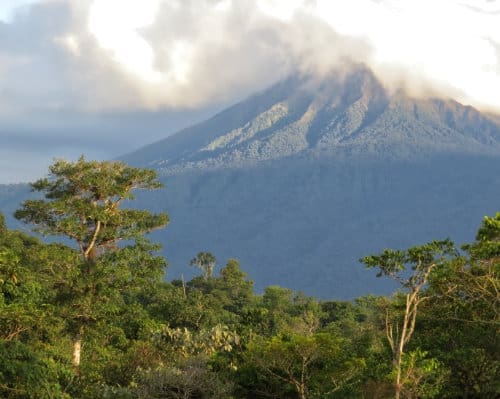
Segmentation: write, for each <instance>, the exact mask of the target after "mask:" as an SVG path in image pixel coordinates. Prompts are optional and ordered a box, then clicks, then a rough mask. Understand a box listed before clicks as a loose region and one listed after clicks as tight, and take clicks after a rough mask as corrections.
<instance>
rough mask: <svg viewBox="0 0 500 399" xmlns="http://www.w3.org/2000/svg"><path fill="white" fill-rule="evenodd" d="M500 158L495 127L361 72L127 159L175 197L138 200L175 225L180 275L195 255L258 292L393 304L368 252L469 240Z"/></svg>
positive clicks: (175, 272) (281, 95)
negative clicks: (281, 289)
mask: <svg viewBox="0 0 500 399" xmlns="http://www.w3.org/2000/svg"><path fill="white" fill-rule="evenodd" d="M499 154H500V127H499V124H498V121H497V120H495V118H494V117H493V116H491V115H483V114H481V113H480V112H478V111H477V110H475V109H474V108H472V107H468V106H463V105H461V104H459V103H457V102H456V101H453V100H451V99H440V98H413V97H411V96H408V95H406V94H405V93H404V92H403V91H397V92H389V91H387V90H386V89H385V88H384V87H383V86H382V84H381V83H380V82H378V80H377V79H376V78H375V77H374V75H373V74H372V73H371V72H370V71H368V70H366V69H364V68H359V69H357V70H355V71H353V72H351V73H349V74H343V75H332V76H329V77H328V78H325V79H322V80H318V79H313V78H305V77H303V78H290V79H288V80H286V81H284V82H282V83H280V84H277V85H276V86H273V87H271V88H269V89H268V90H267V91H265V92H262V93H260V94H256V95H254V96H253V97H251V98H249V99H247V100H245V101H243V102H241V103H239V104H236V105H235V106H233V107H231V108H229V109H227V110H225V111H223V112H221V113H219V114H218V115H216V116H214V117H213V118H211V119H210V120H208V121H206V122H203V123H201V124H198V125H196V126H193V127H191V128H188V129H186V130H184V131H181V132H179V133H178V134H176V135H174V136H171V137H167V138H166V139H165V140H163V141H160V142H157V143H154V144H152V145H150V146H147V147H145V148H143V149H140V150H138V151H136V152H134V153H132V154H130V155H127V156H125V157H124V158H123V159H124V160H126V161H127V162H131V163H132V164H135V165H139V166H147V167H153V168H155V169H156V170H157V171H158V172H159V174H160V177H161V179H162V181H164V183H165V185H166V189H165V190H164V191H162V192H161V193H155V194H154V196H148V195H145V196H143V197H141V201H144V202H143V203H144V204H145V205H146V206H148V207H154V208H155V209H163V210H167V211H168V212H169V213H170V215H171V219H172V228H171V229H167V230H166V231H165V232H162V233H158V234H159V235H158V237H157V238H158V239H159V240H160V241H162V242H163V243H164V245H165V248H166V250H165V253H166V255H167V257H168V259H169V262H170V264H171V269H170V275H171V276H179V275H180V273H183V272H184V268H185V266H186V265H187V263H188V261H189V259H190V258H191V257H192V254H193V248H196V250H210V251H213V252H214V253H216V254H217V255H219V256H222V257H223V258H224V257H232V256H238V257H239V259H241V261H242V264H243V265H245V267H246V268H247V269H248V270H249V271H250V272H251V274H252V276H253V277H254V279H255V282H256V287H257V288H259V289H262V288H263V287H264V286H265V285H266V284H284V285H287V286H289V287H292V288H294V289H300V290H304V291H305V292H307V293H309V294H314V295H319V296H321V297H324V298H352V297H354V296H356V295H362V294H367V293H371V292H373V293H375V292H387V291H384V290H387V289H388V287H380V286H378V285H376V284H375V282H374V281H375V280H374V277H373V276H368V275H367V274H366V273H361V272H360V270H359V266H358V264H357V263H358V262H357V261H358V259H359V258H360V257H361V256H363V255H364V254H366V253H368V252H370V251H373V250H376V249H377V248H384V247H404V246H408V245H410V244H412V243H415V242H420V241H424V240H426V238H427V237H429V236H431V237H436V238H444V237H446V236H447V235H448V234H451V235H452V236H453V238H454V239H456V240H457V241H467V240H470V239H472V238H473V237H472V235H471V231H473V230H474V226H475V223H476V222H475V221H476V220H478V218H481V217H482V216H483V215H484V214H487V213H491V212H494V211H495V210H496V209H497V198H498V197H499V194H500V184H499V177H498V176H499V172H500V162H499V158H498V157H499ZM317 276H321V278H317Z"/></svg>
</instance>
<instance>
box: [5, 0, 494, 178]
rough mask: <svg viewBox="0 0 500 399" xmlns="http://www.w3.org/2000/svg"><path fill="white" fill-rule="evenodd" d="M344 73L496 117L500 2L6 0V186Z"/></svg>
mask: <svg viewBox="0 0 500 399" xmlns="http://www.w3.org/2000/svg"><path fill="white" fill-rule="evenodd" d="M347 61H351V62H356V63H364V64H366V65H368V66H369V67H370V68H372V69H373V71H374V72H375V74H376V75H377V76H378V77H379V78H380V79H381V80H382V81H383V82H384V84H386V86H387V87H388V88H397V87H400V86H404V87H405V88H406V89H407V90H409V91H410V92H413V93H414V94H416V95H422V94H425V93H430V92H432V93H435V94H439V95H445V96H451V97H453V98H455V99H457V100H459V101H461V102H462V103H465V104H470V105H473V106H475V107H476V108H479V109H481V110H485V111H489V112H497V113H500V94H499V93H500V0H439V1H436V0H418V1H417V0H349V1H345V0H0V92H1V96H0V183H9V182H19V181H30V180H33V179H36V178H38V177H41V176H43V175H44V174H45V172H46V169H47V166H48V165H49V164H50V163H51V162H52V159H53V158H55V157H56V158H69V159H74V158H76V157H78V156H79V155H81V154H85V155H86V156H87V157H88V158H96V159H97V158H99V159H103V158H105V159H110V158H113V157H117V156H119V155H122V154H124V153H126V152H129V151H132V150H134V149H136V148H139V147H140V146H142V145H145V144H148V143H151V142H154V141H156V140H159V139H162V138H164V137H166V136H167V135H168V134H171V133H173V132H175V131H177V130H179V129H180V128H182V127H185V126H188V125H190V124H193V123H195V122H198V121H201V120H203V119H205V118H207V117H209V116H210V115H212V114H213V113H215V112H217V111H219V110H221V109H223V108H224V107H226V106H228V105H230V104H232V103H234V102H236V101H239V100H241V99H244V98H245V97H247V96H249V95H251V94H252V93H254V92H256V91H260V90H262V89H264V88H266V87H268V86H269V85H271V84H273V83H275V82H277V81H279V80H281V79H284V78H286V77H287V76H289V75H291V74H297V73H304V74H317V75H319V76H321V75H322V74H326V73H329V72H330V71H332V70H335V69H336V68H341V67H343V66H345V65H346V62H347Z"/></svg>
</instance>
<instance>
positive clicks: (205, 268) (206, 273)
mask: <svg viewBox="0 0 500 399" xmlns="http://www.w3.org/2000/svg"><path fill="white" fill-rule="evenodd" d="M216 261H217V260H216V259H215V256H214V255H212V254H211V253H210V252H198V254H197V255H196V258H193V259H191V262H190V263H189V264H190V265H191V266H197V267H198V268H199V269H200V270H201V271H202V272H203V278H204V279H205V280H208V279H210V278H212V276H213V275H214V267H215V262H216Z"/></svg>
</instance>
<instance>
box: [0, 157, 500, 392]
mask: <svg viewBox="0 0 500 399" xmlns="http://www.w3.org/2000/svg"><path fill="white" fill-rule="evenodd" d="M160 188H161V184H160V182H159V181H158V180H157V176H156V173H155V172H154V171H153V170H148V169H138V168H133V167H130V166H128V165H126V164H125V163H121V162H98V161H88V160H86V159H84V158H83V157H82V158H80V159H79V160H78V161H76V162H68V161H62V160H61V161H56V162H55V163H54V164H53V165H52V166H51V167H50V171H49V177H48V178H44V179H40V180H38V181H36V182H34V183H33V184H32V189H33V195H32V198H33V199H30V200H27V201H25V202H24V203H22V204H20V206H19V209H18V210H17V211H16V213H15V217H16V218H17V219H19V220H20V221H23V222H25V223H26V224H27V225H28V226H30V227H31V228H32V229H33V231H34V233H36V234H33V235H27V234H25V233H23V232H20V231H14V230H9V229H8V228H7V226H6V225H5V222H4V220H3V216H0V397H2V398H9V399H10V398H19V399H20V398H44V399H45V398H47V399H48V398H60V399H62V398H67V399H69V398H116V399H129V398H130V399H132V398H133V399H146V398H153V399H155V398H158V399H160V398H162V399H163V398H165V399H167V398H172V399H174V398H179V399H180V398H182V399H189V398H191V399H205V398H207V399H208V398H214V399H215V398H220V399H224V398H226V399H230V398H234V399H236V398H238V399H239V398H242V399H243V398H245V399H247V398H248V399H250V398H257V399H258V398H275V399H278V398H286V399H296V398H300V399H306V398H310V399H312V398H332V399H333V398H373V399H375V398H492V399H493V398H497V397H498V395H499V394H500V383H499V382H500V363H499V352H500V350H499V347H500V345H499V342H498V330H499V326H500V319H499V314H498V313H499V278H498V276H499V272H500V213H498V214H496V215H492V216H486V217H485V218H484V219H483V220H482V221H481V220H478V231H477V235H476V240H475V241H474V242H471V243H467V244H455V243H453V242H451V241H450V240H448V239H443V238H441V237H429V241H428V242H427V243H424V244H420V245H417V246H414V247H411V248H408V249H383V248H381V251H380V253H378V254H373V255H369V254H367V256H366V257H364V258H363V259H361V260H360V265H359V267H360V268H364V267H366V268H372V269H375V270H377V271H378V272H379V276H380V278H381V279H392V280H394V281H396V283H397V284H398V286H399V289H398V290H397V291H396V292H394V293H393V295H391V296H364V297H359V298H357V299H355V300H354V301H335V300H329V301H325V300H318V299H316V298H313V297H309V296H306V295H304V294H302V293H300V292H294V291H292V290H290V289H287V288H284V287H280V286H269V287H267V288H265V290H264V291H263V292H262V293H256V292H255V291H254V289H253V283H252V279H251V276H248V275H247V274H246V273H245V272H244V270H242V267H241V266H240V264H239V262H238V260H236V259H228V260H223V261H222V262H218V260H217V259H216V257H215V256H214V255H213V254H212V253H210V252H208V251H207V252H203V251H206V250H207V249H201V250H202V252H199V251H200V248H193V259H192V261H191V263H190V265H186V267H194V268H198V269H199V272H200V273H199V276H198V277H195V278H193V279H191V280H189V281H184V280H183V279H181V280H173V281H167V280H166V273H167V272H168V264H167V261H166V259H164V258H163V257H162V256H160V255H159V252H158V251H159V250H160V246H159V244H157V243H153V242H150V241H149V240H148V238H147V234H148V233H150V232H152V231H154V230H156V229H160V228H164V227H165V226H167V224H168V215H167V214H164V213H158V214H153V213H151V212H150V211H148V210H142V209H135V208H128V207H127V206H129V205H132V204H133V202H132V201H133V199H134V193H135V192H137V190H155V189H160ZM451 233H452V232H450V234H451ZM39 234H42V235H44V236H48V237H52V238H51V239H50V243H47V242H45V241H42V240H41V239H39V238H38V235H39ZM436 238H437V239H439V240H436ZM208 250H209V249H208ZM282 267H283V272H284V273H286V265H283V266H282ZM303 272H304V274H306V273H308V271H307V270H304V271H303ZM315 278H317V279H321V278H322V276H321V275H318V276H315ZM332 295H333V293H332Z"/></svg>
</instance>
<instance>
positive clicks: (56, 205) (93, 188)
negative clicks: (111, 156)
mask: <svg viewBox="0 0 500 399" xmlns="http://www.w3.org/2000/svg"><path fill="white" fill-rule="evenodd" d="M49 171H50V174H49V177H47V178H43V179H40V180H38V181H36V182H34V183H32V184H31V186H32V190H33V191H39V192H41V193H43V194H44V198H43V199H34V200H28V201H25V202H24V203H23V204H22V208H21V209H19V210H18V211H16V213H15V217H16V218H17V219H19V220H22V221H24V222H26V223H32V224H34V225H35V228H34V230H35V231H37V232H40V233H42V234H44V235H55V236H64V237H67V238H69V239H72V240H74V241H75V242H76V244H77V252H78V254H79V262H78V264H75V265H74V267H73V269H72V270H71V272H70V273H69V275H70V276H71V279H70V280H71V281H67V282H66V284H62V286H63V287H64V289H65V290H66V291H67V294H68V297H70V298H72V300H75V302H74V303H73V305H74V306H73V307H72V308H73V309H74V310H73V317H72V322H73V323H72V324H73V334H74V339H73V351H72V354H73V355H72V363H73V366H74V367H75V370H78V368H79V365H80V352H81V345H82V340H83V336H84V332H85V328H86V326H87V325H88V324H89V323H90V322H91V321H92V319H93V317H94V315H93V311H94V310H95V304H96V301H97V299H98V298H99V290H100V289H106V286H107V287H111V288H112V289H114V290H115V293H116V290H117V289H118V290H119V287H118V285H119V284H117V281H121V282H122V283H126V282H127V280H128V281H129V282H130V279H133V277H134V273H129V274H126V273H125V274H124V273H123V268H118V267H117V268H114V267H113V265H114V263H113V261H114V260H113V259H112V257H107V254H110V253H113V252H120V251H123V250H126V248H120V247H119V243H120V242H121V241H124V240H126V241H127V242H128V243H130V242H131V243H132V244H131V245H133V244H134V243H136V245H135V248H136V249H137V250H138V251H139V252H140V250H141V248H145V250H146V251H150V250H153V249H156V248H155V247H151V245H147V244H145V241H144V240H143V239H142V238H141V237H142V236H143V235H144V234H145V233H148V232H150V231H152V230H154V229H157V228H160V227H163V226H165V225H166V224H167V223H168V216H167V215H166V214H164V213H161V214H151V213H150V212H148V211H146V210H137V209H123V208H121V206H122V205H123V202H124V201H126V200H131V199H133V198H134V195H133V193H132V192H133V191H134V190H136V189H157V188H160V187H162V184H161V183H160V182H159V181H158V180H157V177H156V173H155V171H153V170H148V169H138V168H133V167H130V166H127V165H126V164H125V163H123V162H108V161H103V162H99V161H87V160H85V158H84V157H83V156H82V157H81V158H80V159H78V161H76V162H70V161H65V160H57V161H56V162H55V163H54V164H53V165H51V166H50V168H49ZM131 245H129V246H128V247H129V248H130V246H131ZM128 250H129V251H130V249H128ZM115 257H116V256H115ZM136 257H137V259H135V260H137V261H138V262H139V263H140V262H141V261H143V260H144V259H141V257H140V256H139V255H136ZM115 260H116V259H115ZM120 261H121V262H122V264H123V259H120V256H118V264H117V266H122V264H120ZM132 261H134V260H133V259H132ZM128 266H129V267H130V265H128ZM156 266H158V263H156ZM103 287H104V288H103ZM75 298H76V299H75Z"/></svg>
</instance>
